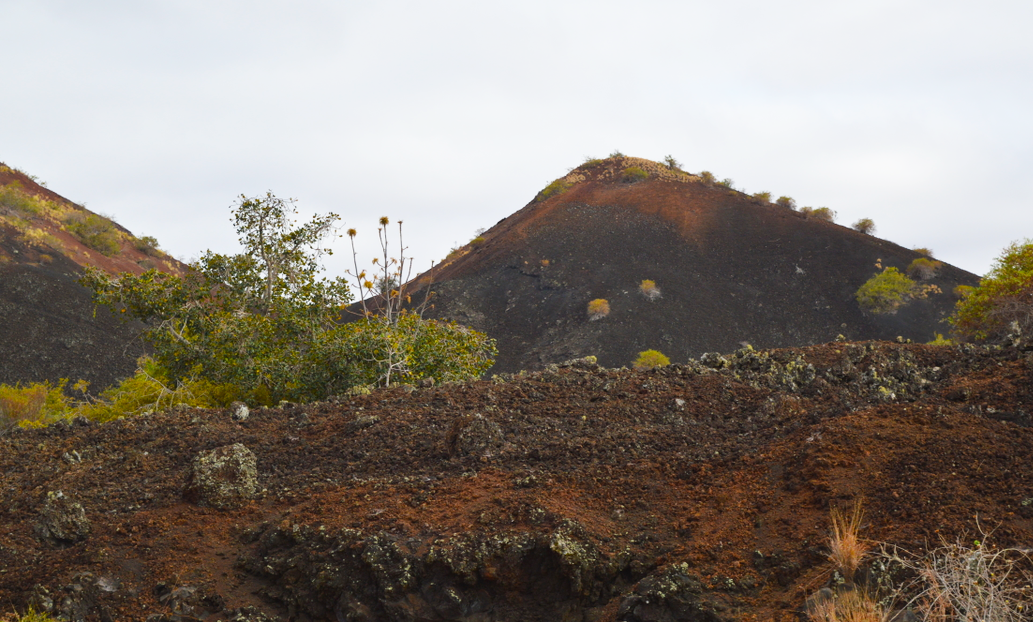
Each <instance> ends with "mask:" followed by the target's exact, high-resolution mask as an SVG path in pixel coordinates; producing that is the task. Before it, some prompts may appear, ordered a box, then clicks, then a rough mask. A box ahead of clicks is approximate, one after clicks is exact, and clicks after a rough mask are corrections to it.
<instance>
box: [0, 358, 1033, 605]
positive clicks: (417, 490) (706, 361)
mask: <svg viewBox="0 0 1033 622" xmlns="http://www.w3.org/2000/svg"><path fill="white" fill-rule="evenodd" d="M1031 379H1033V363H1031V355H1030V354H1029V353H1027V352H1023V351H1020V350H1017V349H1014V348H1008V349H1003V350H986V349H981V348H974V347H969V346H965V347H931V346H921V345H910V344H898V343H884V342H869V343H832V344H826V345H821V346H815V347H809V348H802V349H792V350H778V351H765V352H754V351H750V350H743V351H740V352H738V353H735V354H733V355H728V356H725V357H718V356H716V355H714V356H706V357H704V358H703V359H702V362H692V363H691V364H689V365H672V366H670V367H667V368H663V369H659V370H655V371H651V372H635V371H630V370H626V369H619V370H615V369H601V368H598V367H596V366H595V365H593V364H591V363H589V362H587V361H581V362H577V363H573V364H570V365H567V366H560V367H552V368H550V369H548V370H546V371H543V372H536V373H533V374H527V375H523V376H515V377H506V378H496V379H495V380H493V381H480V382H475V383H470V384H463V385H448V386H438V387H429V388H419V389H413V388H411V387H400V388H393V389H389V390H378V391H374V392H373V393H372V394H369V395H363V396H355V397H341V398H337V399H334V400H331V401H329V402H325V403H318V404H310V405H302V406H297V405H286V406H285V407H284V408H281V409H259V410H252V411H251V412H250V414H249V416H247V417H246V418H243V417H241V416H240V414H239V413H237V414H234V412H232V411H231V410H225V411H220V410H191V409H180V410H174V411H172V412H168V413H163V414H156V415H150V416H146V417H140V418H136V419H131V420H122V421H117V422H113V423H109V424H104V425H95V424H89V423H88V422H85V421H81V422H77V423H74V424H72V425H64V424H62V425H58V426H52V427H51V428H49V429H44V430H35V431H27V430H16V431H12V432H10V433H8V435H7V436H5V437H3V438H0V473H2V475H0V500H2V503H0V610H3V611H10V610H11V609H12V608H14V609H18V610H20V611H24V609H25V608H26V607H27V606H28V605H29V604H30V603H32V604H34V605H35V606H36V607H37V609H39V608H44V609H49V610H50V611H52V612H55V613H57V614H60V615H63V616H65V617H66V618H68V619H75V620H146V619H148V618H149V617H150V619H154V620H159V619H160V620H193V619H208V620H252V621H257V620H267V619H268V620H272V619H276V618H279V619H280V620H342V621H344V620H348V621H353V620H370V621H372V620H391V621H395V620H410V621H415V620H420V621H423V620H426V621H432V620H464V621H474V620H477V621H488V620H513V621H516V620H521V621H528V620H542V621H550V622H551V621H556V620H571V621H590V620H592V621H594V620H599V621H603V620H622V621H628V622H631V621H647V620H649V621H654V620H655V621H660V620H711V621H717V620H795V619H798V616H799V611H800V608H801V607H802V606H803V604H804V602H805V600H806V598H807V597H808V596H809V595H810V594H812V593H814V592H815V591H816V590H818V589H819V588H821V587H822V586H823V585H825V584H826V583H827V582H828V581H829V579H830V578H831V566H830V565H829V562H828V561H827V560H826V555H827V551H826V548H825V547H826V544H825V537H826V534H827V532H828V528H829V518H828V517H829V510H830V507H835V506H841V505H844V504H847V503H849V502H851V501H853V500H854V499H858V498H863V499H864V504H865V509H866V520H865V523H864V526H863V535H864V536H866V537H867V538H871V539H873V540H878V541H883V542H889V543H893V544H896V545H899V546H902V547H905V548H907V549H909V550H912V551H915V552H920V551H922V550H925V549H927V548H928V547H933V546H936V545H938V544H939V543H940V542H942V541H944V540H946V541H953V540H954V539H955V538H957V537H962V538H966V539H968V540H971V539H972V538H973V537H974V536H977V535H978V534H979V529H980V527H982V529H984V530H991V529H992V530H993V533H992V536H991V538H992V539H993V541H994V542H996V543H997V544H999V545H1000V546H1005V545H1014V544H1017V545H1021V546H1027V547H1028V546H1030V545H1031V544H1033V455H1031V454H1033V432H1031V430H1030V428H1029V423H1030V415H1029V413H1030V409H1031V395H1030V389H1031ZM237 444H239V445H240V446H241V447H239V448H234V449H226V450H223V451H222V453H219V452H216V453H213V454H206V455H208V458H206V460H208V462H207V463H205V462H204V461H200V462H195V459H196V458H197V457H198V455H199V454H202V453H203V452H208V451H210V450H214V449H217V448H232V447H233V446H235V445H237ZM233 452H238V453H239V454H240V456H244V457H243V458H240V459H237V462H234V463H233V464H234V465H236V466H234V467H233V469H236V471H234V470H233V469H230V470H229V471H225V472H224V473H225V481H223V482H221V484H220V482H216V484H218V485H221V486H223V488H228V489H229V493H234V490H233V486H235V485H238V484H240V482H238V481H237V479H239V478H240V477H243V478H244V479H247V475H246V474H244V475H241V474H240V473H239V472H237V471H240V470H241V469H244V467H243V466H240V465H245V466H246V463H247V460H248V458H247V455H249V454H250V455H253V457H254V464H256V465H257V482H256V481H249V482H244V483H243V484H240V485H241V486H242V488H240V490H237V491H236V492H238V493H240V494H239V495H238V496H239V498H240V500H239V502H234V503H228V504H225V505H224V507H225V509H216V508H215V507H205V505H204V504H205V499H206V497H205V496H204V494H200V493H197V490H199V489H200V488H203V487H201V486H200V484H198V479H199V478H200V477H201V476H200V475H197V474H196V471H197V469H198V468H199V467H198V466H197V465H198V464H202V463H204V464H208V463H211V462H212V461H213V460H216V458H212V457H211V456H216V457H218V456H229V455H230V454H233ZM234 455H236V454H234ZM220 459H221V458H220ZM234 459H236V458H234ZM216 462H217V460H216ZM219 464H222V463H219ZM214 472H215V473H216V475H215V476H212V477H215V478H218V477H222V476H220V475H218V473H220V472H219V471H214ZM254 484H257V485H254ZM216 488H218V486H216ZM220 490H221V492H220V494H222V493H225V492H226V490H222V489H220ZM191 491H193V492H191ZM252 497H253V498H252ZM227 498H229V499H236V498H237V497H234V496H233V494H230V496H229V497H227ZM208 505H215V504H213V503H209V504H208ZM977 521H978V523H977ZM979 537H982V536H979ZM152 616H153V617H152Z"/></svg>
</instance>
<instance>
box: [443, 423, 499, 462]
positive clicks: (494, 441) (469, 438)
mask: <svg viewBox="0 0 1033 622" xmlns="http://www.w3.org/2000/svg"><path fill="white" fill-rule="evenodd" d="M456 423H457V430H456V432H457V433H456V435H455V444H454V447H455V452H456V453H457V454H459V455H462V456H483V455H486V454H489V453H493V452H495V451H497V450H498V449H500V448H501V447H502V444H503V442H504V441H505V437H504V435H503V433H502V428H501V427H500V426H499V424H497V423H495V422H494V421H491V420H490V419H486V418H485V417H484V416H483V415H481V414H480V413H477V414H475V415H473V416H472V417H463V418H461V419H459V420H457V421H456Z"/></svg>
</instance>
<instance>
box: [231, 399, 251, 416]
mask: <svg viewBox="0 0 1033 622" xmlns="http://www.w3.org/2000/svg"><path fill="white" fill-rule="evenodd" d="M249 415H250V411H249V410H248V407H247V404H245V403H244V402H233V403H232V404H230V417H232V418H233V420H234V421H247V418H248V416H249Z"/></svg>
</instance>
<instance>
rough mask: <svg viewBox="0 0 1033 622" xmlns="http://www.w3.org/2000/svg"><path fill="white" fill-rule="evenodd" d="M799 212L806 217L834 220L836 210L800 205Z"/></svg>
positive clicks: (826, 220)
mask: <svg viewBox="0 0 1033 622" xmlns="http://www.w3.org/2000/svg"><path fill="white" fill-rule="evenodd" d="M800 213H801V214H803V215H804V216H806V217H807V218H814V219H815V220H824V221H825V222H835V221H836V212H835V210H832V209H830V208H828V207H801V208H800Z"/></svg>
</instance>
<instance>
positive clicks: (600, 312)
mask: <svg viewBox="0 0 1033 622" xmlns="http://www.w3.org/2000/svg"><path fill="white" fill-rule="evenodd" d="M607 315H610V303H609V302H608V301H607V300H606V299H605V298H596V299H595V300H593V301H591V302H589V303H588V319H590V320H599V319H602V318H604V317H606V316H607Z"/></svg>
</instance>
